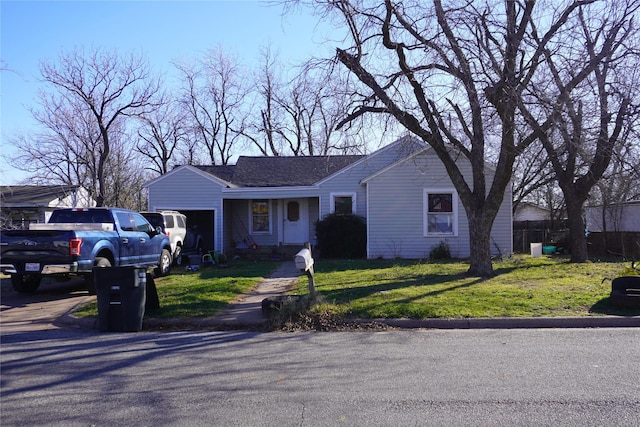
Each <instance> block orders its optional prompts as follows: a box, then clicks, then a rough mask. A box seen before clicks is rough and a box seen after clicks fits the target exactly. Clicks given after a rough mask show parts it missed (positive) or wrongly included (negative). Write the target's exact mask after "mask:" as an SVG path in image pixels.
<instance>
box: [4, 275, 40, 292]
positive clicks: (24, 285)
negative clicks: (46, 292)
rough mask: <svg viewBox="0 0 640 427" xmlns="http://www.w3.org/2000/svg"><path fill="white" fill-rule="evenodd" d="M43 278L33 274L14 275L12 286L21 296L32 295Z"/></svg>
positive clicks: (12, 276)
mask: <svg viewBox="0 0 640 427" xmlns="http://www.w3.org/2000/svg"><path fill="white" fill-rule="evenodd" d="M40 280H42V277H40V276H35V275H33V274H12V275H11V285H12V286H13V290H14V291H16V292H18V293H21V294H32V293H34V292H35V291H36V290H37V289H38V287H39V286H40Z"/></svg>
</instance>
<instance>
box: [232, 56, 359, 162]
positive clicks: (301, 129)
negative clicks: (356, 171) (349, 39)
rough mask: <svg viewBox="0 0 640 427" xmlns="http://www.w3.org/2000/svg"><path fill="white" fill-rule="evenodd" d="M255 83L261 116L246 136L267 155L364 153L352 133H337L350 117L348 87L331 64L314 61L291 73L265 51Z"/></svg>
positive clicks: (293, 69) (255, 93)
mask: <svg viewBox="0 0 640 427" xmlns="http://www.w3.org/2000/svg"><path fill="white" fill-rule="evenodd" d="M284 69H286V70H287V71H288V72H284V71H283V70H284ZM255 80H256V81H257V82H258V84H257V85H256V90H255V91H254V98H255V99H256V100H255V102H254V108H255V109H256V110H258V109H259V110H260V115H259V120H258V121H255V122H254V124H253V126H251V127H250V128H248V129H247V132H246V133H245V136H246V137H247V138H248V139H249V140H250V141H252V142H253V144H254V146H255V147H257V148H258V149H259V150H260V152H261V153H262V154H263V155H266V156H281V155H294V156H313V155H326V154H329V153H350V152H354V151H355V152H359V151H363V150H364V145H365V144H364V143H363V142H361V143H359V144H355V143H354V139H351V138H349V134H348V133H347V132H337V131H336V126H337V124H338V123H339V121H340V120H341V119H342V117H344V115H345V114H346V111H347V110H346V108H347V102H348V96H347V95H346V90H345V89H346V87H347V85H348V82H347V81H345V80H344V78H343V76H341V75H340V74H339V73H338V72H337V70H335V66H334V65H333V64H331V63H330V62H327V61H318V60H310V61H308V62H306V63H303V64H301V65H299V66H287V67H285V66H283V65H282V64H281V63H280V61H279V59H278V56H277V55H274V54H273V53H272V52H271V50H270V49H265V50H264V51H263V61H262V63H261V65H260V67H259V69H258V70H257V72H256V77H255ZM254 117H258V115H257V114H255V115H254Z"/></svg>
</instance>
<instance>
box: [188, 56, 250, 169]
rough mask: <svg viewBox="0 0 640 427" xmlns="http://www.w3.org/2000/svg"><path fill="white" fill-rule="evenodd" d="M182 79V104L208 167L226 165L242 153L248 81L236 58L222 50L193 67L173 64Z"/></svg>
mask: <svg viewBox="0 0 640 427" xmlns="http://www.w3.org/2000/svg"><path fill="white" fill-rule="evenodd" d="M176 67H177V68H178V70H179V71H180V72H181V73H182V77H183V84H184V87H183V95H182V97H181V102H182V103H183V105H184V107H185V109H186V111H188V112H189V119H190V122H191V128H192V131H193V133H194V134H195V135H197V140H198V142H199V143H200V144H202V145H203V146H204V149H205V150H206V151H207V154H208V159H209V162H210V163H211V164H223V165H225V164H227V163H228V162H229V161H230V159H231V157H232V156H233V154H234V151H235V150H239V149H241V147H239V145H240V144H241V143H242V142H243V136H242V135H243V133H244V130H245V127H246V126H247V124H246V123H247V117H248V109H247V108H246V95H247V93H248V88H247V86H248V84H247V80H246V79H245V78H244V75H243V73H242V71H241V67H240V64H239V63H238V61H237V58H235V57H232V56H231V55H228V54H227V53H225V52H224V51H223V49H222V48H221V47H218V48H217V49H216V50H210V51H209V52H208V54H207V56H206V57H205V58H204V59H202V60H200V61H198V62H197V63H195V64H184V63H183V64H176Z"/></svg>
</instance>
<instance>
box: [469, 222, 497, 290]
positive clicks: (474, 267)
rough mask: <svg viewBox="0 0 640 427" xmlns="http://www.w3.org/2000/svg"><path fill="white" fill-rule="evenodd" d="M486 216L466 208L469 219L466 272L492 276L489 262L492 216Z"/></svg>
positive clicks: (493, 273) (474, 274) (473, 274)
mask: <svg viewBox="0 0 640 427" xmlns="http://www.w3.org/2000/svg"><path fill="white" fill-rule="evenodd" d="M494 217H495V215H494V216H493V217H491V218H487V215H486V214H485V215H483V214H482V212H479V211H477V210H476V211H475V212H474V211H471V212H469V210H467V218H468V220H469V250H470V254H469V262H470V265H469V270H468V271H467V274H468V275H470V276H478V277H493V276H495V272H494V271H493V264H492V262H491V226H492V224H493V218H494Z"/></svg>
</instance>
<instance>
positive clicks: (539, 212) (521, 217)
mask: <svg viewBox="0 0 640 427" xmlns="http://www.w3.org/2000/svg"><path fill="white" fill-rule="evenodd" d="M550 219H551V210H549V209H547V208H543V207H542V206H538V205H534V204H533V203H529V202H521V203H519V204H518V206H517V207H516V211H515V213H514V214H513V220H514V221H516V222H518V221H548V220H550Z"/></svg>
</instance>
